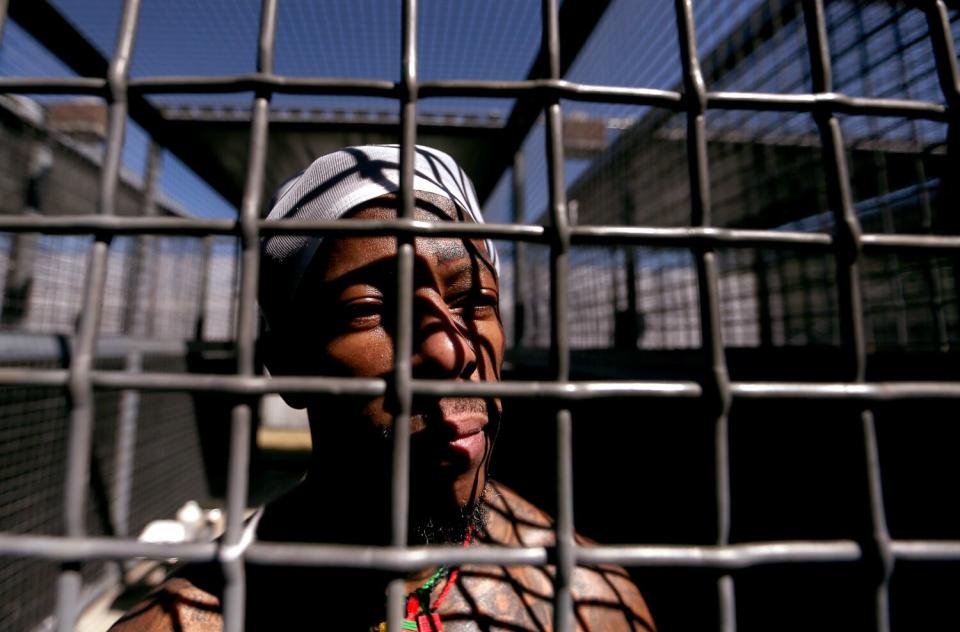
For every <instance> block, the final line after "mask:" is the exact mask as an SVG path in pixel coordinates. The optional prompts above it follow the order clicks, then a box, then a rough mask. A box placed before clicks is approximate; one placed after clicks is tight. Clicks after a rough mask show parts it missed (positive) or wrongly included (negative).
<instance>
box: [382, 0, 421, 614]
mask: <svg viewBox="0 0 960 632" xmlns="http://www.w3.org/2000/svg"><path fill="white" fill-rule="evenodd" d="M401 19H402V38H401V45H402V51H401V60H400V66H401V67H400V81H401V90H400V208H399V211H398V213H397V215H398V216H399V217H400V218H403V219H406V220H412V219H413V217H414V211H415V208H416V202H415V199H414V191H413V172H414V164H415V156H416V144H417V95H418V85H417V0H403V10H402V14H401ZM414 245H415V242H414V239H413V237H411V236H409V235H401V236H398V237H397V305H396V309H397V321H396V322H397V325H396V339H395V340H394V347H393V378H394V379H393V392H392V395H393V397H394V398H395V401H396V414H395V415H394V417H393V462H392V463H391V467H392V474H393V480H392V481H391V489H390V496H391V504H390V521H391V536H390V543H391V545H392V546H393V548H394V549H396V550H398V551H402V550H404V549H405V548H406V546H407V545H408V544H409V542H408V534H407V530H408V519H409V509H410V415H411V409H412V406H413V389H412V387H411V383H412V380H413V368H412V364H411V358H412V355H413V334H414V331H413V328H414V322H413V319H414V313H413V312H414V308H413V289H414V287H413V283H414V279H413V266H414ZM406 592H407V590H406V582H405V578H404V577H396V578H394V579H393V580H391V581H390V584H389V586H388V588H387V622H388V627H389V629H391V630H399V629H400V628H401V621H402V620H403V618H404V616H405V611H404V607H405V604H406Z"/></svg>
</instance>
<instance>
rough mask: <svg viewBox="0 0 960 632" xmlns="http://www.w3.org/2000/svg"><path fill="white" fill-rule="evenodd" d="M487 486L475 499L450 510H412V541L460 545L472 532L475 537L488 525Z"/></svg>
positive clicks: (415, 542)
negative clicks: (485, 500)
mask: <svg viewBox="0 0 960 632" xmlns="http://www.w3.org/2000/svg"><path fill="white" fill-rule="evenodd" d="M486 494H487V486H486V485H485V486H484V487H483V489H482V490H480V494H479V495H478V497H477V499H476V501H474V502H472V503H469V504H468V505H467V506H464V507H456V508H452V509H449V510H447V511H443V512H440V511H436V510H435V508H434V510H433V511H431V510H417V509H412V510H411V515H410V521H411V534H410V537H411V540H412V544H460V543H462V542H464V541H466V539H467V535H468V534H470V533H472V534H473V535H474V536H476V534H477V533H479V532H480V531H482V530H483V529H484V528H485V527H486V526H487V518H488V510H487V504H486V503H485V502H484V499H485V497H486Z"/></svg>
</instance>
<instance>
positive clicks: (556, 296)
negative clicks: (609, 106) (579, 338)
mask: <svg viewBox="0 0 960 632" xmlns="http://www.w3.org/2000/svg"><path fill="white" fill-rule="evenodd" d="M541 6H542V9H541V11H542V16H541V17H542V23H543V27H542V29H543V31H542V32H543V55H544V57H545V58H546V60H547V68H548V71H549V74H548V78H550V79H560V78H561V77H560V24H559V17H558V14H557V2H556V0H543V4H542V5H541ZM544 105H545V107H544V113H545V118H546V122H547V129H546V153H547V168H548V171H547V173H548V178H549V195H550V219H551V226H550V229H551V236H552V238H553V240H552V242H551V244H550V283H551V291H550V321H551V322H550V365H551V368H552V369H553V374H554V378H555V379H556V381H557V382H566V381H567V380H569V379H570V335H569V327H568V322H567V299H568V296H569V283H568V253H569V250H570V225H569V217H568V215H567V199H566V184H565V183H564V158H563V118H562V117H563V115H562V112H561V110H560V101H559V99H558V98H557V97H552V98H549V99H547V100H546V101H545V104H544ZM574 533H575V531H574V523H573V419H572V417H571V415H570V410H569V409H566V408H560V409H559V410H557V523H556V538H557V571H556V576H555V577H554V595H553V598H554V602H553V618H554V628H555V629H556V630H560V631H561V632H569V631H572V630H573V629H574V621H575V616H574V602H573V591H572V584H573V574H574V572H575V570H576V540H575V536H574Z"/></svg>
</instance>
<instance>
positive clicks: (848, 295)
mask: <svg viewBox="0 0 960 632" xmlns="http://www.w3.org/2000/svg"><path fill="white" fill-rule="evenodd" d="M803 9H804V19H805V23H806V31H807V42H808V44H807V45H808V48H809V50H810V66H811V75H812V79H813V90H814V92H815V93H829V92H832V90H833V77H832V68H831V65H830V49H829V42H828V39H827V27H826V20H825V17H824V10H823V2H822V1H821V0H804V4H803ZM814 120H815V121H816V123H817V127H818V129H819V131H820V140H821V143H822V144H823V157H824V171H825V173H826V177H827V199H828V202H829V204H830V207H831V209H832V210H833V213H834V223H835V226H836V229H835V231H836V232H835V247H836V259H837V300H838V303H839V308H840V309H839V312H840V342H841V345H842V346H843V351H844V356H845V360H846V363H847V367H848V371H849V373H850V379H851V380H852V381H855V382H864V381H865V377H866V345H865V340H864V330H863V303H862V300H861V288H860V271H859V266H858V263H857V260H858V258H859V255H860V238H861V231H860V223H859V221H858V220H857V216H856V209H855V208H854V206H853V198H852V195H851V192H850V176H849V172H848V169H847V160H846V154H845V153H844V147H843V136H842V134H841V131H840V123H839V122H838V121H837V118H836V116H834V114H833V112H831V111H830V110H829V109H823V110H820V111H817V112H814ZM860 422H861V427H862V432H863V448H864V461H865V465H866V470H867V487H868V493H869V501H870V502H869V508H870V510H869V514H868V516H867V522H868V529H869V532H870V533H869V535H868V538H869V539H870V541H869V543H868V544H869V546H866V545H865V547H864V548H865V557H866V558H867V559H868V560H869V561H870V562H872V563H874V564H875V565H876V567H877V577H876V588H875V591H874V604H873V605H874V618H875V626H876V629H877V631H878V632H887V631H888V630H889V629H890V609H889V604H888V598H889V597H888V593H889V583H890V575H891V573H892V572H893V564H894V558H893V553H892V551H891V546H890V533H889V530H888V528H887V522H886V514H885V511H884V503H883V487H882V482H881V476H880V462H879V454H878V451H877V437H876V430H875V428H874V422H873V413H872V411H871V410H869V409H868V408H863V409H862V410H861V413H860Z"/></svg>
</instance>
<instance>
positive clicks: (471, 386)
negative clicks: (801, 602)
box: [0, 368, 960, 404]
mask: <svg viewBox="0 0 960 632" xmlns="http://www.w3.org/2000/svg"><path fill="white" fill-rule="evenodd" d="M68 379H69V373H68V372H67V371H65V370H62V369H14V368H0V386H36V387H64V386H66V385H67V382H68ZM91 379H92V382H93V385H94V386H95V387H96V388H98V389H104V390H126V389H137V390H143V391H154V392H156V391H180V392H190V393H200V392H222V393H225V394H232V395H264V394H269V393H300V394H308V393H322V394H326V395H340V396H351V395H352V396H357V397H377V396H381V395H383V394H385V393H386V382H385V381H384V380H382V379H376V378H368V379H359V378H331V377H302V378H298V377H271V378H264V377H238V376H229V375H218V374H211V375H204V374H198V373H189V374H186V373H184V374H176V373H138V374H135V375H133V374H129V373H126V372H124V371H94V372H92V374H91ZM411 388H412V389H413V394H414V395H429V396H437V395H448V396H462V397H504V398H511V399H516V398H540V399H552V400H562V401H580V400H586V399H595V398H606V397H623V398H664V397H682V398H697V397H700V396H702V394H703V390H702V388H701V387H700V385H699V384H697V383H696V382H684V381H679V382H655V381H591V382H537V381H511V382H500V383H456V384H451V383H449V382H445V381H443V380H413V381H412V382H411ZM730 393H731V395H732V396H733V397H734V398H737V399H798V400H811V401H825V402H829V401H840V400H845V401H851V402H856V403H867V402H870V403H874V404H880V403H883V402H894V401H904V400H910V399H931V398H932V399H956V398H958V397H960V382H947V381H943V382H870V383H860V382H815V383H811V382H731V383H730Z"/></svg>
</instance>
